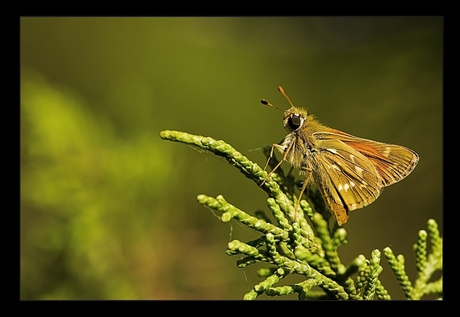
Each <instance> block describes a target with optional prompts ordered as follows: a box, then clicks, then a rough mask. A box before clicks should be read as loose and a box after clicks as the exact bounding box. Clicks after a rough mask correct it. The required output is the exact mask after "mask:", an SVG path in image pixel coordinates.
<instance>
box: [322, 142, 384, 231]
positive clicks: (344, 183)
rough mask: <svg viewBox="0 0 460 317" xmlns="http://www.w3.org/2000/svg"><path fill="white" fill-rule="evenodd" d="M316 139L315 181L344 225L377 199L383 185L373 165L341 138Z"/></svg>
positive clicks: (339, 221)
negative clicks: (353, 215)
mask: <svg viewBox="0 0 460 317" xmlns="http://www.w3.org/2000/svg"><path fill="white" fill-rule="evenodd" d="M316 134H317V133H315V134H314V135H315V137H316ZM316 140H317V143H316V149H317V151H318V152H317V155H316V156H315V165H316V166H317V168H316V172H315V174H314V177H315V182H316V184H317V185H318V186H319V188H320V190H321V193H322V195H323V197H324V199H325V200H326V202H327V203H328V205H329V207H330V209H331V211H332V212H333V213H334V215H335V217H336V219H337V221H338V223H339V224H340V225H342V224H343V223H345V222H346V221H347V219H348V212H349V211H351V210H355V209H358V208H362V207H364V206H367V205H369V204H370V203H372V202H373V201H374V200H375V199H377V197H378V196H379V195H380V192H381V190H382V187H383V185H382V182H381V180H380V179H379V177H378V175H377V171H376V169H375V167H374V165H373V163H372V162H371V161H370V160H368V159H367V158H366V157H365V156H364V155H363V154H361V153H360V152H358V151H357V150H355V149H354V148H352V147H351V146H349V145H347V144H345V143H344V142H342V141H341V140H339V139H321V138H316Z"/></svg>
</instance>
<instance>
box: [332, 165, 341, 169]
mask: <svg viewBox="0 0 460 317" xmlns="http://www.w3.org/2000/svg"><path fill="white" fill-rule="evenodd" d="M332 167H333V168H334V169H336V170H338V171H340V168H339V167H338V166H337V165H335V164H332Z"/></svg>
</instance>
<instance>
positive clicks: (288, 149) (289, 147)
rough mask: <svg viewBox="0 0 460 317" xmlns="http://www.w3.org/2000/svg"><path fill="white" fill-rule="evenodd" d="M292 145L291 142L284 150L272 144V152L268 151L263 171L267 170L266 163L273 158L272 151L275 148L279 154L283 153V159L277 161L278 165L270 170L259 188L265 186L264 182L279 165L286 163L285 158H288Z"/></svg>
mask: <svg viewBox="0 0 460 317" xmlns="http://www.w3.org/2000/svg"><path fill="white" fill-rule="evenodd" d="M293 144H294V142H291V143H290V144H289V146H288V148H287V149H286V150H285V149H284V147H282V146H281V145H279V144H273V145H272V150H271V151H270V156H269V157H268V160H267V163H266V164H265V167H264V170H265V169H266V168H267V166H268V162H270V160H271V158H272V156H273V150H274V149H275V148H277V149H278V150H279V151H280V152H281V153H283V152H284V155H283V157H282V158H281V160H280V161H279V163H278V164H276V166H275V168H274V169H272V170H271V171H270V173H268V174H267V176H266V177H265V179H264V180H263V181H262V183H261V184H260V187H262V186H263V185H264V184H265V182H266V181H267V179H268V178H269V177H270V176H271V175H272V174H273V173H274V172H275V171H276V169H277V168H278V167H280V165H281V164H282V163H283V162H284V161H286V157H287V156H288V154H289V151H290V150H291V148H292V145H293Z"/></svg>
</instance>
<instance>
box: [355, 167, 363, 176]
mask: <svg viewBox="0 0 460 317" xmlns="http://www.w3.org/2000/svg"><path fill="white" fill-rule="evenodd" d="M355 170H356V173H358V175H359V176H363V169H362V168H361V167H359V166H355Z"/></svg>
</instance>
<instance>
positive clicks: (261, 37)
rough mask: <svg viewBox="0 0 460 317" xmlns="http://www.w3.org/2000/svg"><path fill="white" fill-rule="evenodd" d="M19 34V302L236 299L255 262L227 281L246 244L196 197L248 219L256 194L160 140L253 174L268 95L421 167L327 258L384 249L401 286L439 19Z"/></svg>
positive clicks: (52, 27) (433, 90) (426, 134)
mask: <svg viewBox="0 0 460 317" xmlns="http://www.w3.org/2000/svg"><path fill="white" fill-rule="evenodd" d="M20 37H21V38H20V54H21V57H20V63H21V70H20V71H21V110H20V111H21V139H20V141H21V211H20V212H21V217H20V220H21V243H20V247H21V251H20V261H21V263H20V264H21V268H20V294H21V295H20V296H21V298H22V299H241V298H242V296H243V294H244V293H246V292H247V291H249V289H250V288H252V286H253V285H254V284H256V283H258V282H260V279H259V278H258V277H257V276H256V275H255V269H257V268H258V267H260V266H257V265H254V266H253V267H249V268H246V269H245V270H241V269H238V268H237V267H236V265H235V261H236V260H237V258H236V257H229V256H226V255H225V249H226V245H227V243H228V242H229V241H230V240H232V239H239V240H242V241H246V240H249V239H254V238H256V237H257V236H258V235H257V233H255V232H253V231H251V230H249V229H247V228H245V227H243V226H241V225H239V224H238V223H236V222H231V223H230V224H223V223H221V222H220V221H219V220H218V218H217V217H216V215H214V214H213V213H212V212H211V211H210V210H208V209H206V208H204V207H203V206H201V205H199V204H198V203H197V201H196V196H197V195H198V194H207V195H210V196H216V195H219V194H222V195H224V197H225V198H226V199H227V200H228V201H229V202H230V203H232V204H234V205H236V206H237V207H239V208H241V209H242V210H245V211H247V212H248V213H250V214H253V213H254V211H255V210H257V209H263V210H265V211H268V208H267V207H266V198H267V197H266V194H265V192H263V191H262V190H260V189H259V188H258V187H257V185H256V184H254V183H253V182H252V181H250V180H248V179H247V178H246V177H244V176H243V175H242V174H240V173H239V172H238V171H237V170H236V169H235V168H233V167H232V166H230V165H229V164H227V163H226V162H225V161H223V160H222V159H219V158H216V157H215V156H213V155H212V154H209V153H204V152H200V151H196V150H195V149H193V148H191V147H189V146H185V145H183V144H179V143H172V142H168V141H164V140H161V139H160V138H159V132H160V131H162V130H165V129H171V130H180V131H187V132H189V133H193V134H200V135H205V136H211V137H214V138H216V139H222V140H225V141H226V142H228V143H230V144H232V145H233V146H234V147H235V148H236V149H238V150H239V151H240V152H242V153H243V155H245V156H247V157H248V158H249V159H251V160H253V161H254V162H257V163H258V164H259V165H263V164H264V163H265V157H264V156H263V154H262V152H261V147H263V146H264V145H267V144H272V143H274V142H278V141H280V140H281V139H282V138H283V137H284V136H285V132H284V129H283V127H282V114H281V113H280V112H279V111H277V110H274V109H271V108H269V107H265V106H262V105H261V104H260V99H262V98H265V99H267V100H269V101H270V102H271V103H273V104H274V105H276V106H278V107H280V108H283V109H286V108H288V106H289V105H288V103H287V102H286V100H285V99H284V98H283V97H282V96H281V95H280V94H279V93H278V91H277V86H278V85H282V86H283V87H284V88H285V90H286V92H287V93H288V94H289V96H290V97H291V99H292V100H293V102H294V104H296V105H297V106H304V107H307V108H308V109H309V111H310V112H313V113H314V114H315V115H316V117H317V118H318V119H319V120H320V121H321V122H322V123H324V124H326V125H328V126H331V127H334V128H336V129H340V130H343V131H345V132H348V133H351V134H354V135H357V136H361V137H365V138H368V139H373V140H377V141H382V142H388V143H395V144H401V145H405V146H407V147H410V148H412V149H414V150H415V151H416V152H417V153H418V154H419V155H420V162H419V164H418V166H417V168H416V169H415V171H414V172H413V173H412V174H411V175H410V176H409V177H408V178H407V179H405V180H404V181H402V182H401V183H398V184H396V185H393V186H391V187H389V188H387V189H385V190H384V192H383V194H382V195H381V197H380V198H379V199H378V200H377V201H376V202H375V203H373V204H372V205H370V206H368V207H366V208H364V209H361V210H357V211H354V212H353V213H352V214H351V217H350V220H349V222H348V223H347V224H346V225H345V228H346V229H347V231H348V238H349V243H348V244H347V245H344V246H343V247H342V248H341V249H340V255H341V258H342V260H343V262H345V263H348V262H349V261H351V260H352V259H353V258H355V257H356V256H358V255H359V254H364V255H365V256H366V257H367V258H369V257H370V253H371V251H372V250H374V249H376V248H377V249H379V250H383V248H385V247H386V246H391V247H392V248H393V250H394V251H395V253H397V254H400V253H402V254H404V255H405V256H406V266H407V269H408V272H409V277H410V278H411V280H414V279H415V274H416V272H415V259H414V255H413V251H412V245H413V244H414V243H415V241H416V237H417V233H418V231H419V230H420V229H426V221H427V220H428V219H430V218H434V219H435V220H437V221H438V223H439V226H440V229H441V231H442V63H443V61H442V56H443V20H442V18H440V17H431V18H430V17H425V18H418V17H415V18H411V17H388V18H386V17H330V18H329V17H302V18H276V17H260V18H258V17H254V18H242V17H237V18H223V17H221V18H192V17H188V18H182V17H177V18H175V17H168V18H30V17H26V18H21V19H20ZM286 168H289V166H286ZM382 266H383V268H384V271H383V273H382V274H381V279H382V281H383V284H384V285H385V286H386V288H387V289H388V290H389V292H390V295H391V296H392V298H394V299H402V298H403V294H402V291H400V289H399V287H398V284H397V282H396V279H395V278H394V276H393V274H392V273H391V271H390V269H389V267H388V264H387V263H386V260H385V259H384V258H383V257H382ZM294 279H295V278H293V279H289V278H288V279H286V280H285V281H284V282H283V283H286V284H287V283H289V282H292V281H294ZM283 283H282V284H283ZM261 298H268V297H266V296H262V297H261ZM286 298H289V299H295V298H296V297H295V296H292V297H286Z"/></svg>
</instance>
